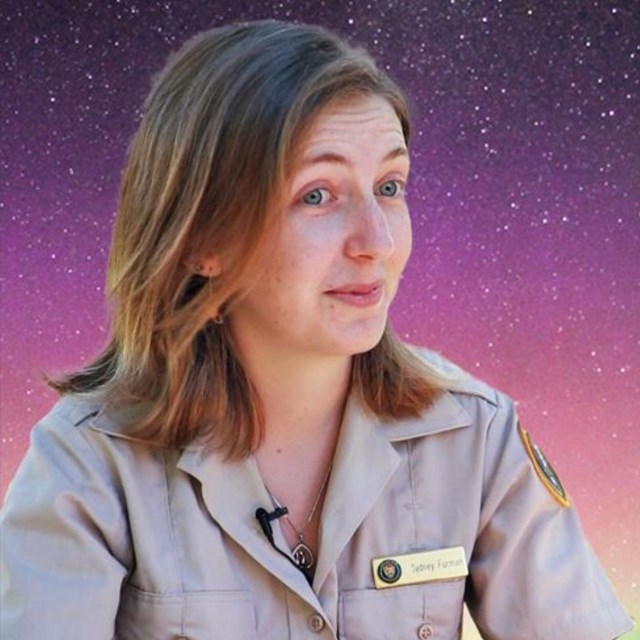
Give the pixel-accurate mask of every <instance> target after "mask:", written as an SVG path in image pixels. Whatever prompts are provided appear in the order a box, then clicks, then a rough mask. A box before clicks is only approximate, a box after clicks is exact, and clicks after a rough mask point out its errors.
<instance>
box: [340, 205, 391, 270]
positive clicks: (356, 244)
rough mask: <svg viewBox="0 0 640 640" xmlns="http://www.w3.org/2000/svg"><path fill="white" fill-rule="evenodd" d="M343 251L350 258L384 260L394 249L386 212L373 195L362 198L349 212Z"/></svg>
mask: <svg viewBox="0 0 640 640" xmlns="http://www.w3.org/2000/svg"><path fill="white" fill-rule="evenodd" d="M349 213H350V215H349V223H350V224H349V235H348V237H347V241H346V245H345V252H346V254H347V255H348V256H349V257H351V258H357V259H364V260H367V259H368V260H385V259H386V258H388V257H390V256H391V255H392V254H393V252H394V250H395V241H394V238H393V234H392V233H391V228H390V226H389V220H388V217H387V216H388V214H387V212H386V211H385V210H384V209H383V208H382V207H381V206H380V204H379V203H378V201H377V200H376V198H375V196H371V197H369V198H362V199H361V200H359V201H358V202H357V203H354V205H353V207H352V209H351V211H350V212H349Z"/></svg>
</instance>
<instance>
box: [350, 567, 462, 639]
mask: <svg viewBox="0 0 640 640" xmlns="http://www.w3.org/2000/svg"><path fill="white" fill-rule="evenodd" d="M464 585H465V581H464V579H459V580H446V581H440V582H428V583H424V584H418V585H410V586H404V587H390V588H387V589H362V590H357V591H344V592H342V593H341V594H340V604H339V612H338V617H339V619H338V629H339V634H340V638H341V640H365V639H366V640H397V639H398V638H415V639H417V640H425V639H426V640H458V639H459V638H460V634H461V630H462V603H463V600H464Z"/></svg>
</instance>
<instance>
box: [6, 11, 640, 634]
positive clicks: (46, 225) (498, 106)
mask: <svg viewBox="0 0 640 640" xmlns="http://www.w3.org/2000/svg"><path fill="white" fill-rule="evenodd" d="M269 17H272V18H281V19H294V20H300V21H307V22H317V23H320V24H324V25H326V26H328V27H330V28H333V29H336V30H338V31H339V32H341V33H342V34H344V35H346V36H348V37H349V38H351V39H352V40H354V41H356V42H359V43H361V44H363V45H364V46H366V47H367V48H368V49H369V50H370V51H371V52H372V53H373V54H374V56H375V57H376V58H377V59H378V61H379V62H380V63H381V64H382V65H384V67H385V68H386V69H387V70H388V71H389V73H390V74H391V75H392V76H393V77H394V78H396V79H397V80H398V81H399V82H400V84H401V85H402V86H404V87H405V89H406V90H407V92H408V93H409V95H410V97H411V102H412V108H413V133H412V157H413V177H412V184H411V185H410V204H411V208H412V214H413V219H414V232H415V246H414V255H413V257H412V260H411V262H410V265H409V267H408V269H407V271H406V273H405V277H404V281H403V284H402V287H401V291H400V293H399V295H398V299H397V301H396V303H395V307H394V310H393V314H392V315H393V321H394V325H395V327H396V330H397V331H398V332H399V333H400V334H401V335H402V336H404V337H406V338H407V339H409V340H411V341H412V342H416V343H420V344H425V345H428V346H430V347H431V348H433V349H436V350H438V351H441V352H442V353H444V354H445V355H446V356H448V357H449V358H451V359H453V360H454V361H456V362H458V363H459V364H461V365H462V366H464V367H465V368H467V369H468V370H470V371H472V372H473V373H474V374H476V375H478V376H480V377H482V378H484V379H485V380H487V381H489V382H490V383H492V384H493V385H495V386H497V387H499V388H501V389H502V390H504V391H506V392H507V393H509V394H510V395H511V396H512V397H514V398H515V399H516V400H517V402H518V406H519V412H520V415H521V418H522V420H523V423H524V424H525V427H526V428H527V429H528V430H529V431H531V432H532V434H533V435H534V437H535V438H536V440H537V441H538V443H539V444H541V445H542V446H543V448H544V449H545V451H546V453H547V455H548V457H549V458H550V459H551V461H552V463H553V464H554V465H555V467H556V469H557V470H558V471H559V474H560V476H561V478H562V479H563V481H564V483H565V485H566V486H567V488H568V490H569V493H570V494H571V496H572V498H573V501H574V502H575V503H576V505H577V507H578V509H579V511H580V513H581V517H582V521H583V524H584V527H585V529H586V530H587V533H588V535H589V538H590V540H591V543H592V545H593V546H594V548H595V550H596V552H597V553H598V555H599V557H600V558H601V560H602V563H603V564H604V566H605V568H606V570H607V572H608V574H609V576H610V578H611V580H612V581H613V583H614V585H615V586H616V588H617V590H618V593H619V595H620V596H621V598H622V600H623V602H624V603H625V605H626V607H627V609H628V610H629V611H630V612H631V613H633V614H634V616H635V617H636V618H638V617H640V562H639V561H638V553H639V552H638V549H639V548H640V536H639V534H638V531H640V417H639V416H640V375H639V374H640V133H639V132H640V106H639V105H640V102H639V100H640V6H639V3H638V2H635V1H633V0H629V1H626V2H625V1H620V2H614V1H611V2H606V1H600V0H584V1H578V0H574V1H568V0H555V1H552V0H546V1H542V2H541V1H535V2H534V1H533V0H530V1H525V0H522V1H512V2H510V1H507V0H504V1H500V0H491V1H490V0H477V1H475V2H471V1H470V0H469V1H462V0H450V1H448V2H445V1H444V0H443V1H435V0H434V1H432V2H423V1H420V0H407V1H400V0H385V1H382V0H370V1H369V2H365V1H362V0H359V1H349V0H348V1H346V2H337V1H330V0H324V1H323V0H298V1H297V2H294V1H281V2H275V1H274V0H265V1H263V2H257V1H254V2H245V1H242V0H235V1H233V2H232V1H231V0H222V1H220V0H211V1H208V2H204V0H201V1H196V2H168V1H167V2H150V1H146V2H145V1H138V2H134V1H132V0H123V1H121V2H117V1H114V0H105V1H104V2H79V1H77V2H74V1H69V2H41V1H38V0H32V1H30V2H17V1H15V0H8V1H5V2H3V3H2V8H1V9H0V18H1V20H0V30H1V36H2V37H1V40H2V45H1V46H2V49H3V51H2V56H1V59H2V75H1V76H0V82H1V85H0V95H2V100H1V101H0V109H1V110H2V127H3V130H2V135H1V139H0V145H1V154H0V156H1V162H2V164H1V169H2V181H1V184H0V188H1V189H2V194H1V197H0V225H1V236H0V238H1V250H0V266H1V274H0V276H1V286H2V289H1V295H2V315H1V322H2V333H1V341H2V342H1V347H2V363H1V370H0V376H1V379H0V411H1V427H0V428H1V445H2V458H1V474H0V495H1V494H3V493H4V491H5V490H6V486H7V484H8V482H9V480H10V478H11V476H12V475H13V473H14V471H15V468H16V466H17V464H18V462H19V460H20V458H21V457H22V455H23V454H24V452H25V450H26V447H27V443H28V434H29V429H30V427H31V426H32V424H33V423H34V422H35V421H36V420H37V419H38V417H39V416H41V415H43V414H44V413H45V412H46V411H47V409H48V407H50V405H51V404H52V402H53V401H54V397H53V394H52V393H51V392H50V391H48V390H47V389H46V387H45V385H44V384H43V374H44V373H48V374H56V373H60V372H62V371H64V370H68V369H71V368H74V367H77V366H78V365H79V364H81V363H84V362H87V360H88V359H89V358H91V356H92V355H94V354H95V353H96V352H97V351H98V349H99V348H100V347H101V345H102V344H103V343H104V341H105V336H106V327H107V326H108V319H107V316H106V312H105V309H104V304H103V280H104V270H105V263H106V256H107V252H108V245H109V237H110V227H111V224H112V221H113V217H114V211H115V208H116V195H117V188H118V182H119V176H120V171H121V168H122V165H123V161H124V157H125V152H126V148H127V144H128V142H129V140H130V139H131V137H132V135H133V133H134V131H135V128H136V124H137V122H138V119H139V116H140V111H139V108H140V106H141V104H142V102H143V100H144V97H145V95H146V93H147V91H148V89H149V87H150V79H151V76H152V75H153V74H154V73H155V72H156V71H158V70H159V69H160V68H161V67H162V66H163V64H164V61H165V60H166V57H167V55H168V54H169V52H170V51H172V50H175V49H177V48H178V47H179V46H180V44H181V43H182V42H184V40H186V39H187V38H188V37H189V36H191V35H193V34H194V33H196V32H198V31H200V30H202V29H204V28H208V27H210V26H213V25H216V24H220V23H223V22H228V21H231V20H246V19H257V18H269ZM475 633H476V632H475V631H474V630H473V629H472V628H471V627H469V628H468V630H467V631H466V632H465V638H472V637H473V638H475V637H477V636H476V635H475ZM626 637H627V638H632V637H634V638H638V637H640V634H638V633H637V632H636V635H633V634H630V635H628V636H626Z"/></svg>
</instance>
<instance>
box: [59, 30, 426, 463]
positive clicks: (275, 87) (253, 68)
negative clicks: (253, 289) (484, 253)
mask: <svg viewBox="0 0 640 640" xmlns="http://www.w3.org/2000/svg"><path fill="white" fill-rule="evenodd" d="M359 94H364V95H369V94H375V95H381V96H383V97H385V98H386V99H387V100H389V102H390V104H391V105H392V106H393V108H394V109H395V111H396V113H397V114H398V118H399V119H400V122H401V124H402V129H403V131H404V135H405V138H408V135H409V121H408V114H407V105H406V102H405V98H404V97H403V94H402V92H401V91H400V90H399V88H398V87H397V86H396V85H395V84H394V83H393V82H392V81H391V80H390V79H389V77H388V76H387V75H386V74H385V73H384V72H383V71H382V70H380V69H378V68H377V67H376V66H375V64H374V62H373V61H372V59H371V58H370V57H369V55H368V54H367V53H366V52H365V51H363V50H362V49H359V48H354V47H352V46H349V45H348V44H346V43H345V42H344V41H342V40H341V39H340V38H338V37H337V36H336V35H334V34H332V33H330V32H328V31H326V30H325V29H322V28H319V27H312V26H306V25H296V24H291V23H282V22H275V21H268V22H253V23H246V24H235V25H229V26H224V27H221V28H215V29H212V30H210V31H207V32H205V33H202V34H200V35H198V36H197V37H195V38H194V39H192V40H191V41H189V42H188V43H187V44H186V45H185V46H184V47H182V49H180V51H178V53H177V54H174V55H173V56H172V57H171V58H170V60H169V62H168V64H167V65H166V67H165V68H164V70H163V71H162V72H161V73H160V74H159V76H158V77H157V78H156V80H155V82H154V84H153V88H152V90H151V92H150V94H149V96H148V98H147V100H146V102H145V105H144V115H143V118H142V121H141V123H140V126H139V129H138V131H137V133H136V135H135V137H134V139H133V141H132V143H131V145H130V149H129V154H128V159H127V162H126V165H125V169H124V173H123V177H122V183H121V190H120V199H119V206H118V213H117V217H116V222H115V227H114V234H113V241H112V246H111V253H110V258H109V264H108V274H107V291H108V295H109V297H110V299H111V301H112V303H113V321H112V327H111V335H110V339H109V342H108V345H107V347H106V348H105V350H104V351H103V352H102V354H100V355H99V356H98V357H97V359H96V360H95V361H94V362H92V363H91V364H89V365H88V366H87V367H85V368H84V369H82V370H81V371H79V372H75V373H72V374H69V375H67V376H66V377H64V378H62V379H60V380H57V381H51V382H50V384H51V385H52V386H53V387H54V388H55V389H57V390H58V391H60V392H61V393H90V394H94V393H99V394H100V395H101V396H102V397H104V398H105V399H106V401H107V403H109V404H113V403H115V404H123V403H125V404H138V405H139V407H141V408H143V410H142V411H141V412H137V413H138V415H139V417H138V418H137V419H136V422H135V423H134V424H131V425H128V429H129V433H130V434H131V435H132V436H135V437H139V438H143V439H145V440H147V441H149V442H150V443H153V444H156V445H160V446H164V447H181V446H184V445H186V444H188V443H189V442H191V441H193V440H194V438H196V437H198V438H199V439H200V438H202V439H203V440H204V441H207V442H209V443H210V444H213V445H214V446H216V447H218V448H219V449H221V450H222V452H223V453H224V454H225V455H226V456H227V457H228V458H229V459H240V458H242V457H245V456H247V455H249V454H250V453H251V451H253V450H254V449H255V448H256V447H257V446H258V444H259V443H260V441H261V437H262V432H263V426H264V423H263V417H262V411H261V403H260V399H259V398H258V397H257V393H256V391H255V389H254V388H253V386H252V384H251V381H250V380H249V379H248V377H247V376H246V374H245V372H244V370H243V368H242V366H241V364H240V361H239V360H238V358H237V357H236V353H235V352H234V348H233V343H232V342H231V339H230V335H229V332H228V330H227V329H226V327H225V325H224V324H217V323H216V322H213V321H212V320H211V318H212V317H214V316H215V315H216V314H218V313H220V312H222V313H223V312H224V310H225V309H228V308H229V306H230V305H232V304H233V302H234V300H237V299H238V297H240V296H241V295H242V294H243V292H245V291H246V290H247V288H248V287H249V285H250V283H251V279H252V276H253V275H254V274H255V273H256V270H257V269H259V268H260V264H261V261H262V260H263V259H264V255H265V252H264V247H265V246H266V242H267V238H268V236H269V234H273V232H274V229H276V230H277V228H278V225H279V222H280V216H281V211H282V207H281V206H279V205H280V202H281V199H282V197H283V194H284V192H285V189H284V187H285V184H286V180H287V174H288V171H289V170H290V168H291V164H292V159H293V157H294V155H295V151H296V144H299V142H300V139H301V137H303V133H304V130H305V129H306V128H307V127H308V126H309V125H310V123H311V121H312V119H313V118H314V116H315V115H317V114H318V112H319V110H320V109H322V108H323V107H325V106H327V104H329V102H331V101H334V100H339V99H344V98H348V97H349V96H352V95H359ZM204 255H215V256H219V257H220V259H221V262H222V264H223V265H224V270H223V272H222V273H220V274H219V275H216V276H215V277H204V276H203V275H199V274H197V273H194V269H193V263H194V256H195V257H197V256H204ZM351 385H352V391H353V392H355V393H357V394H359V396H360V397H361V400H362V401H363V403H364V405H365V406H366V407H368V408H369V409H370V410H371V411H372V412H373V413H375V414H377V415H380V416H392V417H402V416H409V415H417V414H418V413H419V411H420V410H421V409H423V408H424V407H425V406H427V405H428V404H429V403H430V402H431V401H432V399H433V398H434V396H435V394H436V393H437V392H438V383H437V378H436V377H435V375H433V376H430V374H429V372H428V370H427V369H426V368H425V367H424V366H423V365H422V364H421V363H420V361H419V360H418V358H417V357H416V356H415V355H413V353H412V352H411V351H410V350H409V349H407V348H406V347H405V346H404V345H403V344H402V343H401V342H400V341H399V340H398V339H397V338H395V337H394V335H393V333H392V331H391V329H390V328H389V327H387V329H386V330H385V332H384V335H383V337H382V340H381V341H380V343H379V344H378V345H377V346H376V347H374V348H373V349H372V350H371V351H369V352H367V353H363V354H358V355H356V356H355V357H354V362H353V369H352V380H351Z"/></svg>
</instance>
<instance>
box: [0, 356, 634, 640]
mask: <svg viewBox="0 0 640 640" xmlns="http://www.w3.org/2000/svg"><path fill="white" fill-rule="evenodd" d="M430 357H431V358H433V356H430ZM440 366H444V367H445V368H449V365H447V364H446V363H442V362H440ZM449 370H450V371H452V369H450V368H449ZM516 425H517V420H516V416H515V412H514V408H513V405H512V403H511V402H510V401H509V400H508V399H506V398H505V397H504V396H502V395H500V394H498V393H496V392H495V391H493V390H491V389H489V388H487V387H486V386H485V385H483V384H482V383H480V382H478V381H475V380H473V379H471V378H468V377H460V376H458V374H456V380H455V381H452V384H451V390H450V391H448V392H446V393H445V394H443V395H442V396H441V398H440V399H439V400H438V401H437V402H436V403H435V405H434V406H433V407H431V408H430V409H429V410H427V411H425V412H424V415H423V416H422V417H421V418H419V419H407V420H398V421H380V420H376V419H371V418H370V417H369V416H367V415H366V414H365V413H364V412H363V411H362V410H361V408H360V406H359V405H358V403H357V402H356V401H355V400H354V399H353V398H352V399H350V401H349V403H348V406H347V409H346V413H345V417H344V422H343V426H342V430H341V434H340V440H339V443H338V447H337V451H336V455H335V460H334V465H333V472H332V475H331V478H330V482H329V485H328V488H327V494H326V498H325V505H324V509H323V513H322V520H321V524H320V531H319V536H320V537H319V554H318V561H317V568H316V572H315V578H314V583H313V586H310V585H309V584H308V583H307V581H306V579H305V577H304V576H303V574H302V573H300V572H299V571H298V570H297V569H296V568H295V567H294V566H292V564H291V563H290V562H288V561H287V559H286V558H283V557H282V556H281V555H279V554H278V553H277V552H276V551H275V550H274V549H273V548H272V547H271V546H270V544H269V543H268V541H267V540H266V539H265V537H264V535H263V533H262V531H261V530H260V527H259V525H258V522H257V521H256V519H255V511H256V508H257V507H261V506H262V507H265V508H267V509H269V508H270V507H271V501H270V498H269V495H268V494H267V491H266V489H265V487H264V484H263V483H262V480H261V478H260V474H259V472H258V469H257V467H256V464H255V461H254V459H252V458H249V459H248V460H246V461H244V462H241V463H238V464H228V463H225V462H223V461H222V460H221V458H220V457H218V456H217V455H216V454H206V453H205V452H204V451H203V450H202V449H200V448H198V447H195V446H194V447H191V448H187V449H185V450H184V451H182V452H153V451H150V450H149V449H148V448H147V447H145V446H144V445H143V444H141V443H137V442H135V441H132V440H130V439H127V438H126V437H125V436H124V435H123V433H122V429H121V426H120V422H119V420H118V419H117V417H115V416H114V415H113V414H107V413H106V412H105V411H103V410H101V408H100V407H99V406H96V405H92V404H91V403H88V402H86V401H80V400H78V399H76V398H72V397H67V398H64V399H62V400H61V401H60V402H59V403H58V404H57V405H56V406H55V408H54V409H53V411H52V412H51V413H50V414H49V415H48V416H47V417H46V418H44V420H43V421H42V422H41V423H39V424H38V425H37V426H36V427H35V429H34V430H33V433H32V441H31V447H30V449H29V452H28V453H27V456H26V458H25V460H24V462H23V463H22V465H21V467H20V470H19V471H18V474H17V476H16V478H15V479H14V481H13V482H12V484H11V486H10V489H9V491H8V494H7V497H6V504H5V507H4V510H3V513H2V572H3V573H2V614H1V615H2V626H1V627H0V636H1V637H2V639H3V640H42V639H43V638H60V639H64V640H75V639H77V640H89V639H90V640H102V639H104V640H110V639H112V638H118V639H120V640H170V639H178V638H189V639H191V640H205V639H207V640H215V639H217V638H224V639H226V640H229V639H236V638H237V639H243V640H244V639H247V640H249V639H253V638H260V639H261V640H286V639H296V640H297V639H300V638H316V637H317V638H326V639H329V638H342V639H343V640H354V639H358V638H362V639H366V640H376V639H388V640H399V639H403V638H407V639H409V638H422V639H424V638H428V639H430V640H452V639H455V638H459V637H460V632H461V631H460V627H461V616H462V604H463V600H465V599H466V602H467V603H468V605H469V608H470V610H471V613H472V615H473V617H474V618H475V620H476V622H477V624H478V626H479V628H480V630H481V631H482V633H483V634H484V637H486V638H491V639H492V640H519V639H527V640H530V639H540V640H542V639H544V640H560V639H562V640H567V639H577V638H579V639H580V640H609V639H612V638H614V637H617V636H619V635H620V634H622V633H623V632H625V631H627V630H629V629H630V628H631V624H630V621H629V620H628V618H627V617H626V615H625V613H624V612H623V610H622V609H621V607H620V605H619V604H618V603H617V601H616V599H615V596H614V594H613V592H612V590H611V587H610V586H609V583H608V582H607V580H606V578H605V576H604V574H603V572H602V569H601V568H600V566H599V565H598V562H597V560H596V559H595V557H594V556H593V553H592V551H591V550H590V548H589V546H588V544H587V542H586V540H585V538H584V536H583V533H582V531H581V529H580V525H579V523H578V519H577V516H576V513H575V510H574V509H573V508H571V507H568V508H567V507H563V506H561V505H560V504H559V503H558V501H556V500H555V499H554V498H553V497H552V495H551V493H550V491H549V490H548V489H547V488H546V487H545V486H544V484H543V483H542V481H541V479H540V477H539V476H538V474H537V473H536V471H535V470H534V466H533V464H532V463H531V460H530V459H529V457H528V456H527V453H526V452H525V448H524V446H523V441H522V439H521V437H520V435H519V434H518V430H517V426H516ZM273 526H274V531H275V542H276V544H277V545H278V546H279V547H280V548H281V549H286V548H287V545H286V542H285V539H284V537H283V535H282V530H281V528H280V525H279V523H278V522H274V525H273ZM456 546H462V547H464V550H465V552H466V557H467V558H468V565H469V576H468V578H467V579H466V580H465V578H462V577H460V578H457V579H452V580H446V581H427V582H424V583H421V584H414V585H410V586H392V587H391V588H387V589H376V588H374V582H373V573H372V559H373V558H379V557H394V556H397V555H400V554H406V553H414V552H420V551H430V550H439V549H443V548H449V547H456Z"/></svg>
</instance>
